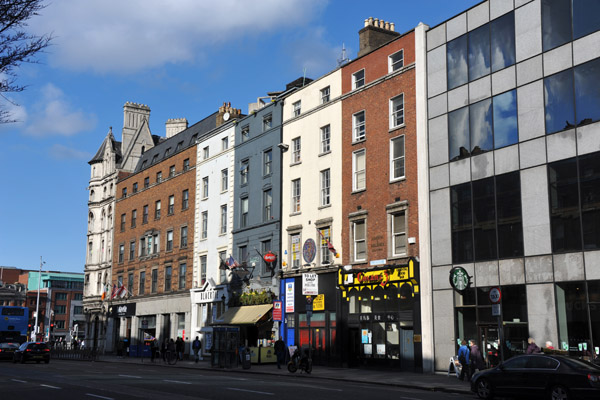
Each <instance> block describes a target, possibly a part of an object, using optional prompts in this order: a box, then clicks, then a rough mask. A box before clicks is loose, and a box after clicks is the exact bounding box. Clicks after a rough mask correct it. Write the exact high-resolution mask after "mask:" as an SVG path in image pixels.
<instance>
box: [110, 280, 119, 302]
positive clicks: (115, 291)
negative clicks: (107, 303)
mask: <svg viewBox="0 0 600 400" xmlns="http://www.w3.org/2000/svg"><path fill="white" fill-rule="evenodd" d="M116 296H117V284H116V283H113V288H112V292H110V299H111V300H112V299H114V298H115V297H116Z"/></svg>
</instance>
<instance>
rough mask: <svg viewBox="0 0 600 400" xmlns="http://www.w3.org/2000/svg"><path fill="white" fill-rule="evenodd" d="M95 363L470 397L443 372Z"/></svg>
mask: <svg viewBox="0 0 600 400" xmlns="http://www.w3.org/2000/svg"><path fill="white" fill-rule="evenodd" d="M98 362H110V363H127V364H137V365H147V366H155V367H164V368H187V369H198V370H211V371H220V372H224V373H237V374H266V375H283V376H286V377H307V378H308V377H310V378H313V379H328V380H334V381H347V382H362V383H368V384H373V385H388V386H396V387H404V388H412V389H422V390H428V391H438V392H446V393H458V394H471V393H472V392H471V387H470V384H469V383H468V382H461V381H459V380H458V379H457V378H456V375H454V374H450V376H447V374H446V373H436V374H419V373H414V372H403V371H398V370H372V369H358V368H332V367H322V366H318V365H317V366H314V367H313V371H312V373H311V374H310V375H307V374H304V373H302V374H301V373H300V372H299V371H298V372H296V373H294V374H291V373H289V372H288V371H287V369H286V368H285V367H283V366H282V368H281V369H277V366H276V365H275V364H264V365H257V364H252V367H251V368H250V369H242V367H241V366H240V367H237V368H231V369H227V368H212V367H211V366H210V362H209V361H208V360H204V361H200V362H198V363H197V364H196V363H194V362H193V361H189V360H185V361H178V362H177V364H176V365H167V364H164V363H163V361H162V360H156V362H154V363H151V362H150V359H148V358H144V362H142V360H141V359H140V358H135V357H133V358H129V357H124V358H118V357H116V356H110V355H106V356H102V357H101V358H100V359H99V360H98Z"/></svg>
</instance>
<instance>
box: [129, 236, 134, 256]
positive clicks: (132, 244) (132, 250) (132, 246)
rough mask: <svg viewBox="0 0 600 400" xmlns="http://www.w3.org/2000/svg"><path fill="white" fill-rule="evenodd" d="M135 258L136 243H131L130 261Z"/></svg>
mask: <svg viewBox="0 0 600 400" xmlns="http://www.w3.org/2000/svg"><path fill="white" fill-rule="evenodd" d="M134 258H135V241H131V242H129V260H133V259H134Z"/></svg>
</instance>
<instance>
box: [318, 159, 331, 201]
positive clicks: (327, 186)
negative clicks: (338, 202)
mask: <svg viewBox="0 0 600 400" xmlns="http://www.w3.org/2000/svg"><path fill="white" fill-rule="evenodd" d="M319 175H320V181H321V182H320V184H321V199H320V200H321V201H320V203H321V207H325V206H330V205H331V169H329V168H327V169H324V170H323V171H321V173H320V174H319Z"/></svg>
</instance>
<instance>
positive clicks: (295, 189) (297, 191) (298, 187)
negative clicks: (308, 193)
mask: <svg viewBox="0 0 600 400" xmlns="http://www.w3.org/2000/svg"><path fill="white" fill-rule="evenodd" d="M301 195H302V182H301V181H300V178H298V179H294V180H292V214H293V213H299V212H300V210H301V208H300V206H301V203H300V200H301Z"/></svg>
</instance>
